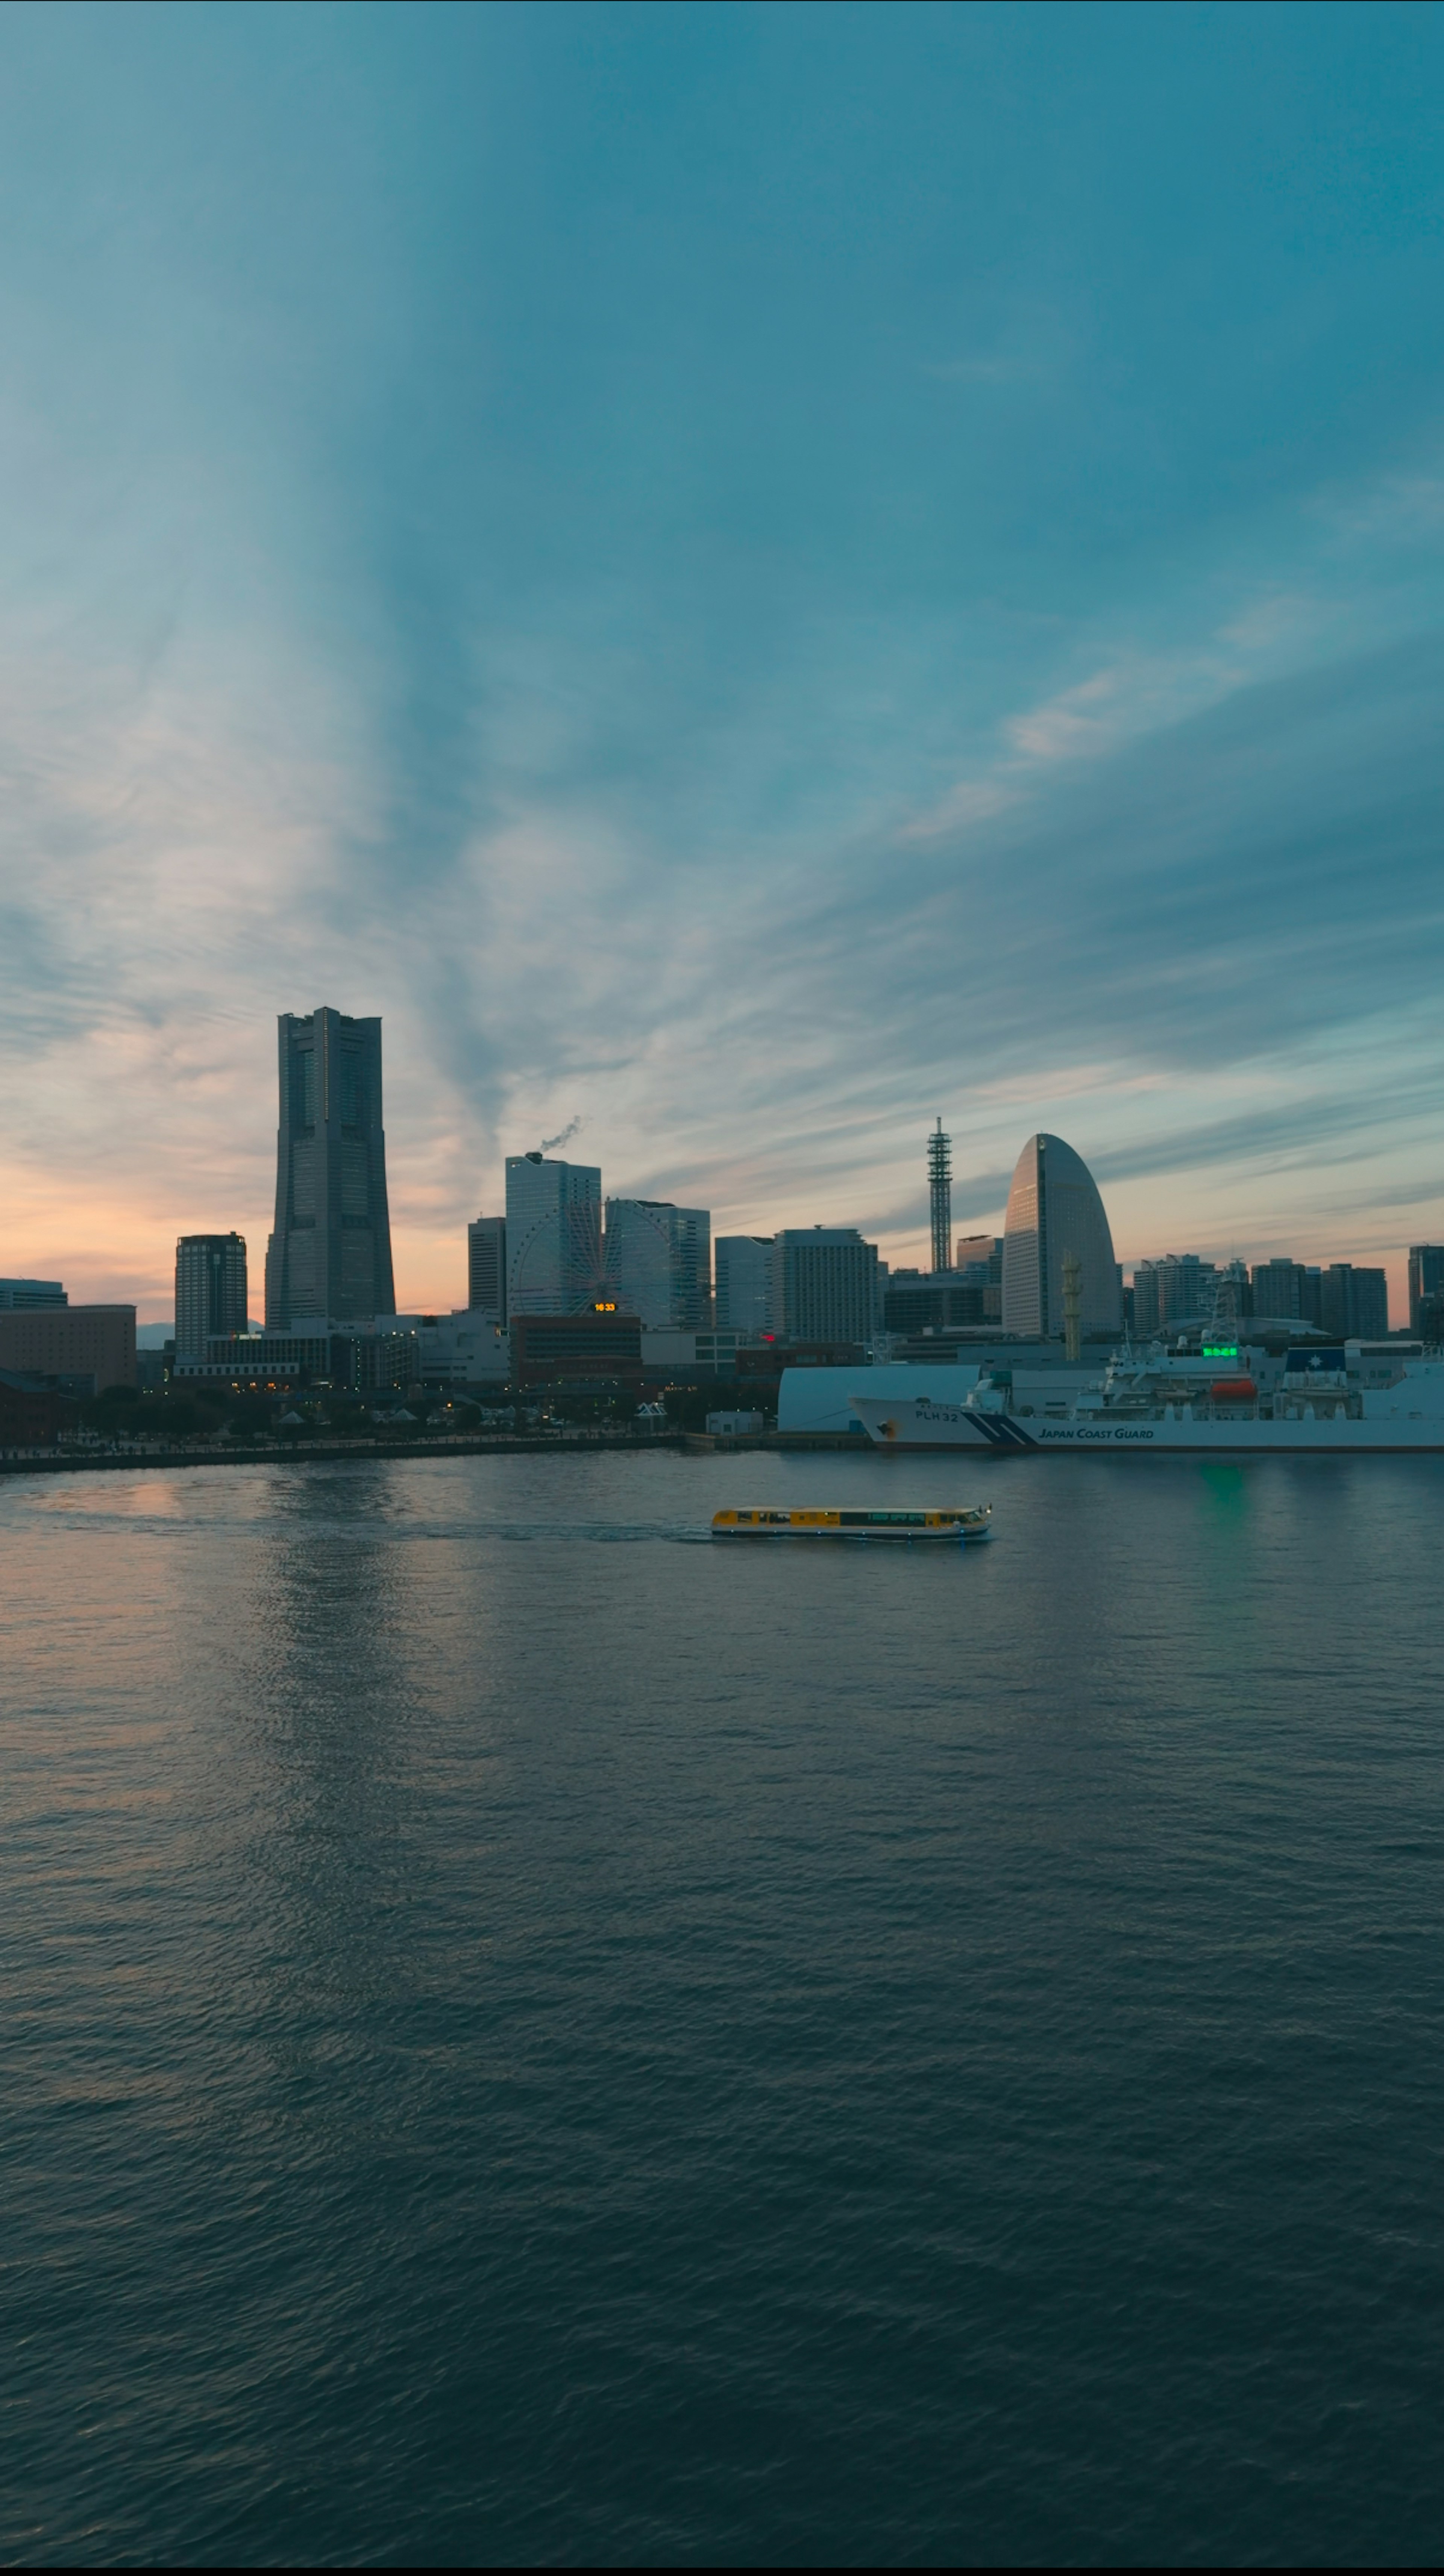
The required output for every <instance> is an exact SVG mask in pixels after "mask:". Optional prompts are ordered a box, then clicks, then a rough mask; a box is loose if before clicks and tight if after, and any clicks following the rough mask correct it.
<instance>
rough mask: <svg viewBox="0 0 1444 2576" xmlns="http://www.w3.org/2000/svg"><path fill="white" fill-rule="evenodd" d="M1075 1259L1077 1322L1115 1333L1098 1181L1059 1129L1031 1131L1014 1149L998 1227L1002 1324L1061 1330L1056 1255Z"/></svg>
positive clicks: (1108, 1241) (1117, 1300) (1118, 1318)
mask: <svg viewBox="0 0 1444 2576" xmlns="http://www.w3.org/2000/svg"><path fill="white" fill-rule="evenodd" d="M1070 1252H1071V1253H1074V1254H1076V1256H1077V1259H1078V1262H1079V1289H1078V1294H1079V1329H1080V1331H1081V1332H1083V1333H1084V1334H1088V1333H1117V1332H1121V1331H1122V1328H1123V1298H1122V1291H1121V1289H1120V1287H1119V1283H1118V1265H1117V1263H1116V1261H1115V1260H1114V1258H1113V1236H1112V1234H1111V1232H1110V1230H1109V1225H1108V1219H1107V1216H1106V1214H1105V1213H1104V1207H1103V1201H1102V1200H1101V1198H1100V1197H1099V1195H1098V1188H1097V1184H1096V1182H1095V1181H1094V1178H1093V1175H1092V1173H1091V1172H1090V1171H1089V1169H1088V1166H1087V1164H1086V1163H1085V1162H1084V1161H1083V1159H1082V1157H1081V1155H1078V1154H1075V1153H1074V1151H1073V1148H1072V1146H1071V1145H1065V1144H1064V1142H1063V1139H1062V1137H1061V1136H1030V1137H1029V1139H1028V1142H1027V1144H1026V1145H1025V1146H1024V1147H1023V1150H1022V1152H1021V1154H1020V1155H1019V1156H1018V1160H1017V1164H1016V1166H1015V1168H1014V1172H1013V1185H1012V1188H1011V1189H1010V1190H1009V1192H1008V1213H1007V1216H1006V1218H1005V1220H1004V1226H1003V1330H1004V1332H1005V1333H1027V1334H1033V1333H1039V1334H1042V1335H1043V1337H1044V1338H1045V1339H1047V1338H1048V1337H1049V1336H1050V1335H1052V1334H1054V1333H1058V1332H1061V1331H1062V1329H1063V1259H1064V1255H1065V1254H1066V1253H1070Z"/></svg>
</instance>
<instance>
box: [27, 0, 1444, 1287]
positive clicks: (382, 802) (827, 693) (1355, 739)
mask: <svg viewBox="0 0 1444 2576" xmlns="http://www.w3.org/2000/svg"><path fill="white" fill-rule="evenodd" d="M1441 96H1444V16H1441V12H1440V10H1439V9H1438V8H1435V7H1432V6H1410V7H1397V8H1396V7H1391V6H1388V5H1379V0H1374V4H1373V5H1370V6H1368V7H1363V8H1354V7H1350V6H1328V7H1322V8H1315V7H1311V6H1307V5H1294V6H1290V7H1287V8H1282V7H1280V8H1256V7H1248V6H1229V7H1224V8H1212V7H1194V6H1188V5H1183V4H1182V0H1174V5H1172V6H1170V7H1166V8H1150V7H1147V6H1127V7H1122V8H1113V7H1096V8H1090V7H1087V6H1080V5H1073V0H1069V5H1065V6H1063V7H1052V6H1048V5H1033V6H1029V7H1026V8H1019V9H1011V8H994V7H989V6H973V7H965V8H952V7H948V6H945V5H944V6H930V7H923V8H912V7H909V6H906V5H899V4H898V0H893V5H891V6H889V7H887V8H881V7H867V8H853V7H829V6H826V5H816V0H808V5H806V6H803V7H798V8H793V7H790V6H786V5H782V6H770V7H762V8H755V7H750V6H747V5H728V6H723V7H717V8H714V7H710V6H706V5H691V6H689V7H686V8H682V7H674V8H657V7H653V6H645V7H641V8H631V7H625V6H600V7H590V6H582V7H574V6H568V5H565V0H561V5H556V4H555V0H554V5H551V6H549V7H546V8H539V7H530V6H526V7H510V6H507V5H504V0H503V4H502V5H498V4H497V0H493V5H491V6H488V7H486V8H483V9H473V8H470V7H467V6H465V5H457V6H445V7H441V8H431V7H428V6H425V5H416V0H411V5H408V6H405V7H402V8H390V7H387V6H384V5H375V4H374V0H373V5H369V6H364V7H359V8H353V7H350V6H337V7H328V6H325V5H315V0H313V5H310V6H308V7H305V8H289V7H273V6H267V5H265V0H246V5H244V6H241V7H230V6H226V5H211V6H207V7H204V8H193V7H186V6H183V5H182V6H167V7H164V8H158V9H151V8H145V7H139V8H137V7H125V6H123V5H122V6H116V5H109V6H105V7H103V8H100V9H91V8H89V7H85V6H73V7H69V8H66V9H63V10H62V9H55V8H51V7H43V8H38V9H31V8H28V7H24V6H19V7H17V6H10V7H8V8H7V9H6V10H5V11H4V13H3V15H0V569H3V578H0V1097H3V1104H4V1115H3V1118H0V1274H6V1275H8V1274H20V1275H36V1276H41V1277H59V1278H63V1279H64V1281H65V1283H66V1285H67V1287H68V1289H69V1291H70V1294H71V1297H72V1299H78V1298H80V1297H103V1298H125V1299H132V1298H133V1299H135V1300H136V1302H137V1304H138V1307H139V1311H140V1314H141V1317H142V1319H146V1318H156V1317H161V1316H164V1315H166V1314H168V1313H169V1312H170V1311H171V1305H172V1297H171V1284H172V1267H173V1257H174V1243H175V1238H176V1235H177V1234H178V1233H181V1232H193V1231H202V1230H210V1229H213V1228H217V1229H225V1228H229V1227H231V1226H237V1227H239V1228H240V1230H241V1231H242V1232H243V1233H244V1234H245V1235H246V1237H247V1240H248V1244H249V1249H250V1267H251V1278H252V1311H253V1312H256V1313H258V1312H259V1311H260V1309H259V1305H258V1302H257V1300H258V1297H259V1291H260V1282H261V1274H262V1270H263V1263H264V1252H265V1239H266V1235H267V1232H268V1230H269V1224H270V1217H271V1207H272V1201H273V1193H274V1172H275V1129H276V1035H275V1022H276V1014H277V1013H278V1012H281V1011H286V1010H295V1011H307V1010H310V1009H312V1008H314V1007H315V1006H316V1005H317V1004H318V1003H322V1002H325V1003H329V1004H332V1005H334V1006H335V1007H337V1008H339V1009H341V1010H343V1011H350V1012H354V1013H371V1012H379V1013H381V1015H382V1018H383V1022H384V1037H383V1043H384V1050H385V1082H386V1131H387V1163H388V1174H389V1182H390V1193H391V1210H392V1228H393V1243H394V1250H395V1266H396V1280H397V1294H398V1297H399V1299H400V1302H401V1304H402V1306H403V1308H407V1309H412V1308H418V1307H426V1308H433V1307H447V1306H451V1305H458V1304H461V1303H463V1302H464V1298H465V1236H464V1228H465V1224H466V1221H467V1219H468V1218H470V1217H472V1216H475V1215H476V1214H477V1213H478V1211H479V1210H481V1209H485V1210H487V1211H494V1210H497V1209H499V1208H500V1207H501V1205H502V1204H503V1191H504V1180H503V1164H504V1157H505V1156H506V1155H507V1154H508V1153H517V1152H522V1151H525V1150H527V1149H529V1148H531V1147H534V1146H535V1145H537V1144H539V1143H540V1142H541V1141H542V1139H543V1138H544V1137H550V1136H552V1135H555V1134H557V1133H559V1132H560V1131H561V1130H562V1129H564V1128H566V1127H569V1126H570V1125H571V1124H572V1122H574V1121H575V1122H577V1124H576V1128H575V1134H574V1137H573V1141H572V1143H571V1145H570V1147H569V1148H568V1149H567V1150H569V1151H570V1152H571V1153H572V1154H573V1155H574V1156H575V1157H576V1158H577V1159H579V1160H584V1161H587V1162H591V1163H597V1164H600V1165H601V1168H602V1173H603V1183H604V1187H605V1189H606V1190H607V1191H609V1192H613V1193H617V1194H622V1195H639V1196H644V1197H652V1198H674V1199H678V1200H681V1201H683V1202H685V1203H687V1204H693V1205H701V1206H706V1207H709V1208H710V1209H711V1211H712V1221H713V1229H714V1232H715V1233H729V1232H770V1231H771V1230H772V1229H773V1228H774V1226H777V1225H781V1224H812V1223H814V1222H821V1223H828V1224H853V1225H859V1226H861V1227H863V1228H864V1229H865V1231H866V1232H867V1233H868V1234H869V1235H870V1236H871V1237H872V1238H873V1239H875V1240H876V1241H877V1242H878V1243H879V1244H880V1246H881V1248H882V1250H883V1252H884V1253H885V1255H886V1256H887V1257H888V1258H889V1259H890V1260H891V1261H893V1262H894V1263H895V1264H896V1263H899V1262H906V1261H910V1260H921V1261H923V1262H924V1263H926V1261H927V1259H928V1253H927V1248H926V1247H927V1232H926V1220H927V1198H926V1172H925V1161H924V1151H925V1138H926V1134H927V1131H928V1130H929V1128H931V1126H932V1124H933V1121H934V1119H935V1117H937V1116H939V1115H941V1117H942V1119H943V1122H944V1125H945V1127H946V1128H947V1129H948V1130H949V1132H950V1133H951V1135H952V1138H953V1161H954V1170H955V1174H956V1179H955V1184H954V1217H955V1222H956V1225H957V1227H958V1230H959V1231H963V1230H968V1231H974V1230H982V1229H984V1228H986V1227H988V1226H993V1225H998V1224H1000V1222H1001V1217H1002V1210H1003V1205H1004V1201H1005V1198H1006V1194H1007V1182H1008V1177H1009V1174H1010V1172H1011V1169H1012V1165H1013V1163H1014V1161H1015V1159H1016V1157H1017V1154H1018V1152H1019V1150H1020V1148H1021V1147H1022V1145H1023V1143H1024V1141H1025V1139H1026V1138H1027V1137H1028V1136H1030V1135H1031V1134H1032V1133H1034V1132H1035V1131H1036V1130H1037V1129H1040V1128H1043V1129H1048V1130H1051V1131H1053V1132H1055V1133H1058V1134H1061V1135H1063V1136H1065V1137H1066V1138H1067V1139H1068V1141H1069V1142H1070V1143H1071V1144H1072V1145H1074V1146H1075V1147H1076V1148H1077V1150H1078V1151H1079V1152H1080V1153H1081V1154H1082V1155H1083V1156H1084V1158H1085V1160H1086V1161H1087V1162H1088V1163H1089V1164H1090V1166H1091V1168H1092V1170H1093V1172H1094V1174H1095V1176H1096V1177H1097V1179H1098V1181H1099V1184H1100V1186H1101V1188H1102V1190H1103V1193H1104V1198H1105V1202H1106V1205H1107V1207H1108V1211H1109V1215H1110V1218H1111V1221H1112V1225H1113V1232H1114V1241H1115V1246H1116V1249H1117V1252H1118V1254H1119V1257H1120V1259H1122V1260H1123V1261H1124V1262H1125V1264H1130V1263H1132V1262H1133V1261H1134V1260H1135V1259H1140V1258H1146V1257H1148V1256H1151V1255H1155V1254H1159V1253H1163V1252H1181V1251H1196V1252H1200V1253H1203V1254H1205V1255H1212V1256H1215V1257H1220V1258H1222V1257H1227V1256H1230V1255H1233V1254H1235V1253H1242V1254H1244V1255H1245V1256H1246V1257H1249V1258H1259V1259H1261V1258H1266V1257H1268V1256H1269V1255H1271V1254H1273V1253H1276V1252H1290V1253H1292V1254H1293V1255H1294V1256H1295V1257H1296V1258H1298V1259H1301V1260H1325V1261H1327V1260H1333V1259H1352V1260H1355V1261H1373V1262H1379V1261H1382V1262H1385V1263H1387V1265H1388V1267H1389V1270H1390V1276H1391V1286H1392V1291H1393V1297H1394V1311H1395V1317H1396V1320H1403V1309H1402V1299H1401V1290H1402V1277H1403V1256H1404V1248H1405V1247H1406V1246H1407V1245H1408V1244H1409V1243H1410V1242H1414V1241H1421V1240H1434V1241H1438V1240H1441V1239H1444V1154H1441V1110H1444V1017H1441V1012H1440V994H1441V967H1444V870H1441V839H1440V827H1441V815H1444V799H1441V786H1444V733H1441V708H1444V345H1441V330H1444V154H1441V152H1440V150H1439V142H1438V135H1439V122H1440V109H1441Z"/></svg>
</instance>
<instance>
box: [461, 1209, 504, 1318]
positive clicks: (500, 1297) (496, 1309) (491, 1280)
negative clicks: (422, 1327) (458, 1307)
mask: <svg viewBox="0 0 1444 2576" xmlns="http://www.w3.org/2000/svg"><path fill="white" fill-rule="evenodd" d="M466 1302H467V1304H468V1306H469V1307H471V1309H472V1310H473V1312H474V1313H476V1314H478V1315H495V1316H496V1318H497V1320H498V1322H499V1323H502V1324H505V1322H506V1219H505V1217H504V1216H479V1217H477V1218H476V1220H475V1222H474V1223H473V1224H471V1225H469V1226H468V1227H467V1229H466Z"/></svg>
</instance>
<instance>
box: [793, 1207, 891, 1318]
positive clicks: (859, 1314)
mask: <svg viewBox="0 0 1444 2576" xmlns="http://www.w3.org/2000/svg"><path fill="white" fill-rule="evenodd" d="M880 1307H881V1276H880V1272H879V1264H878V1257H877V1245H876V1244H875V1243H864V1241H863V1239H862V1236H861V1235H860V1234H859V1233H858V1231H857V1228H856V1226H850V1225H849V1226H843V1225H833V1226H827V1225H813V1226H788V1227H786V1228H784V1230H783V1231H782V1232H781V1233H780V1234H778V1235H775V1236H774V1237H773V1244H772V1317H773V1328H774V1330H776V1331H778V1332H780V1333H781V1334H782V1335H783V1337H784V1339H786V1340H787V1341H790V1342H796V1341H818V1342H858V1343H866V1342H870V1341H871V1340H872V1337H873V1334H874V1332H875V1331H876V1330H877V1329H878V1328H879V1325H880V1323H881V1314H880Z"/></svg>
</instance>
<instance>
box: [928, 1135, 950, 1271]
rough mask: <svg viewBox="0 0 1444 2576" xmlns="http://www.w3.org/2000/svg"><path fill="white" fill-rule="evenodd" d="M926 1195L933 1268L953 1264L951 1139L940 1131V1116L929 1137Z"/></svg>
mask: <svg viewBox="0 0 1444 2576" xmlns="http://www.w3.org/2000/svg"><path fill="white" fill-rule="evenodd" d="M928 1197H929V1199H930V1200H931V1202H932V1215H933V1268H934V1270H951V1268H952V1266H953V1140H952V1138H951V1136H945V1135H944V1134H943V1122H942V1120H941V1118H940V1119H939V1120H938V1123H937V1130H936V1133H935V1134H934V1135H931V1136H930V1137H929V1138H928Z"/></svg>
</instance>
